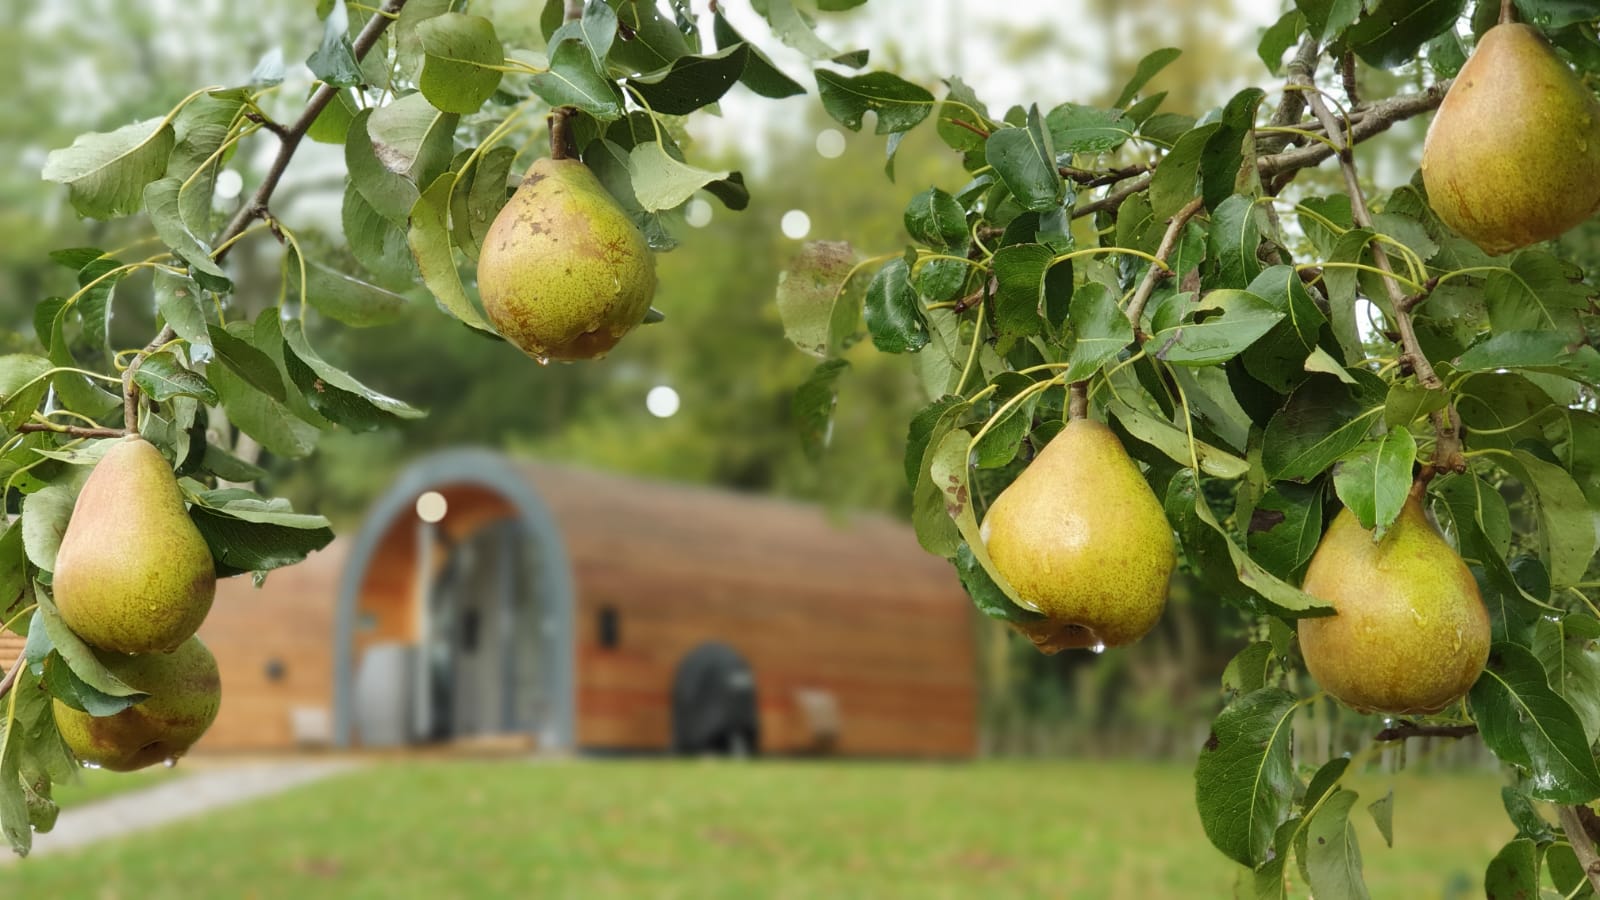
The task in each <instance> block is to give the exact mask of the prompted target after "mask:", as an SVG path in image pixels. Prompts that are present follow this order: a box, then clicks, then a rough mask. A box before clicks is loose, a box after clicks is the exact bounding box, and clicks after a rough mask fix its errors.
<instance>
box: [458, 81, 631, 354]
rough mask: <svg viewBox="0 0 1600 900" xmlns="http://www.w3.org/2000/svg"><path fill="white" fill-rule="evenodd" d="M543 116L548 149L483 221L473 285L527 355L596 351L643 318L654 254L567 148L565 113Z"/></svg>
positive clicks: (496, 324) (604, 349) (504, 331)
mask: <svg viewBox="0 0 1600 900" xmlns="http://www.w3.org/2000/svg"><path fill="white" fill-rule="evenodd" d="M558 112H560V111H558ZM551 121H552V127H551V146H552V149H553V151H554V153H553V155H552V158H550V159H540V160H538V161H536V162H535V163H534V164H533V165H532V166H531V167H530V168H529V169H528V172H527V174H526V175H525V176H523V179H522V184H521V186H519V187H518V188H517V191H516V193H515V194H513V195H512V197H511V199H510V200H509V201H508V202H507V203H506V205H505V206H504V207H503V208H502V209H501V210H500V213H499V215H497V216H495V220H494V221H493V222H492V223H490V225H489V231H488V234H487V235H486V236H485V237H484V241H483V249H482V251H481V252H480V253H479V255H478V292H479V294H480V296H481V297H482V298H483V311H484V313H485V314H486V315H487V316H488V317H489V321H490V322H491V323H493V324H494V327H495V329H496V330H498V331H499V332H500V334H501V335H502V336H503V337H505V339H506V340H508V341H510V342H511V343H513V344H515V345H516V346H517V347H519V348H521V350H522V351H523V352H524V353H526V354H528V355H529V356H531V357H533V358H534V359H536V360H538V361H540V362H547V361H549V360H552V359H559V360H578V359H597V358H599V357H601V356H604V355H605V354H606V353H607V352H608V351H609V350H610V349H611V348H612V347H614V346H616V343H617V341H619V340H621V339H622V336H623V335H625V334H627V333H628V332H629V331H631V330H633V328H634V326H636V325H638V324H639V323H641V322H643V321H644V318H645V314H646V313H647V312H649V310H650V298H651V297H653V296H654V295H655V290H656V265H655V257H654V256H653V255H652V254H651V252H650V246H649V244H648V243H646V241H645V238H644V235H643V234H642V233H641V232H640V231H639V229H638V227H637V226H636V225H634V223H633V220H632V219H631V218H629V216H628V214H627V212H625V211H624V210H623V209H622V207H620V206H618V205H617V201H616V200H614V199H613V198H612V196H611V195H610V194H609V193H608V192H607V191H606V189H605V186H604V185H602V184H601V183H600V180H599V179H598V178H596V177H595V176H594V173H593V172H591V171H590V170H589V167H588V166H586V165H584V164H583V162H582V161H581V160H578V159H572V158H567V157H566V148H565V140H566V139H565V127H564V125H563V124H562V123H563V122H564V119H563V118H562V117H561V116H560V115H553V116H552V119H551Z"/></svg>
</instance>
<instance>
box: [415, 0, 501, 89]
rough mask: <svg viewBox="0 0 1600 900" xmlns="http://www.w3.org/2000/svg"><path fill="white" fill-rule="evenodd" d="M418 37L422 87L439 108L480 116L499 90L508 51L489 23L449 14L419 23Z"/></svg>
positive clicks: (462, 15)
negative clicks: (420, 46) (475, 113)
mask: <svg viewBox="0 0 1600 900" xmlns="http://www.w3.org/2000/svg"><path fill="white" fill-rule="evenodd" d="M417 37H418V39H419V40H421V42H422V52H423V54H424V59H423V63H422V74H421V76H420V77H419V78H418V80H417V86H418V87H419V88H420V89H421V90H422V95H423V96H424V97H426V98H428V102H429V103H431V104H433V106H434V107H435V108H437V109H441V110H443V111H445V112H447V113H462V114H465V113H474V112H477V111H478V108H479V107H481V106H483V104H484V101H486V100H488V99H489V98H490V97H491V96H492V95H493V94H494V92H495V88H497V87H499V86H500V72H499V69H498V67H500V66H503V65H505V48H504V47H502V46H500V38H499V37H497V36H496V35H495V33H494V23H492V22H490V21H489V20H488V19H485V18H484V17H482V16H469V15H464V14H462V13H456V12H447V13H444V14H443V15H438V16H434V17H432V18H430V19H424V20H423V21H422V22H420V23H418V24H417Z"/></svg>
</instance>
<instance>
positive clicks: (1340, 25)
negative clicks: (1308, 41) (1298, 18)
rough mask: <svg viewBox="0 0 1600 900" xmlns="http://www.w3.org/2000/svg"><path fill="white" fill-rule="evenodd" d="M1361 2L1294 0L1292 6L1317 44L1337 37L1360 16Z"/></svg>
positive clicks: (1355, 0)
mask: <svg viewBox="0 0 1600 900" xmlns="http://www.w3.org/2000/svg"><path fill="white" fill-rule="evenodd" d="M1361 3H1362V0H1295V3H1294V5H1295V6H1296V7H1298V8H1299V10H1300V12H1301V14H1302V15H1304V16H1305V17H1306V25H1307V27H1308V28H1309V30H1310V32H1311V35H1312V36H1313V37H1315V38H1316V39H1317V40H1318V41H1319V42H1323V43H1326V42H1327V41H1329V40H1331V39H1333V38H1335V37H1338V35H1339V33H1340V32H1342V31H1344V30H1345V29H1346V28H1349V27H1350V26H1351V25H1352V24H1353V23H1354V22H1355V20H1356V18H1357V17H1358V16H1360V15H1361Z"/></svg>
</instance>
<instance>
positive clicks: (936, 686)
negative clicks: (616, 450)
mask: <svg viewBox="0 0 1600 900" xmlns="http://www.w3.org/2000/svg"><path fill="white" fill-rule="evenodd" d="M974 615H975V614H974V613H973V611H972V607H971V604H970V602H969V601H968V600H967V598H966V596H965V594H964V593H963V592H962V590H961V587H960V585H959V583H958V581H957V579H956V577H955V574H954V572H953V570H952V569H951V568H950V566H949V564H948V563H946V562H944V561H942V560H939V559H936V558H934V557H931V556H928V555H927V554H925V553H924V552H923V551H922V549H921V548H920V547H919V546H918V545H917V542H916V539H915V537H914V536H913V535H912V533H911V531H910V530H909V529H908V528H906V527H905V526H903V525H901V524H899V523H896V522H892V521H890V520H888V519H887V518H884V517H879V516H860V517H850V518H848V519H847V520H845V521H836V520H835V519H833V518H831V517H829V516H828V515H827V514H825V513H824V511H823V510H821V509H819V508H816V507H813V506H808V505H804V504H799V503H793V502H787V501H781V500H773V499H768V498H760V497H754V496H748V495H740V494H734V493H729V492H726V491H721V490H713V489H708V488H699V487H685V486H680V485H668V484H662V483H657V482H651V481H645V480H640V479H635V478H625V477H620V476H615V475H607V474H600V473H597V472H592V471H587V470H583V469H576V468H566V467H557V466H550V465H544V464H535V463H524V462H516V461H513V460H511V459H508V458H506V457H504V456H501V455H498V454H495V453H491V452H487V451H478V450H453V451H447V452H444V453H439V454H436V455H433V456H430V457H426V458H424V459H422V460H420V461H419V462H417V463H415V464H414V465H412V466H411V467H410V468H409V469H407V470H406V471H405V472H403V473H402V474H401V476H400V477H399V479H398V480H397V481H396V482H395V484H394V485H393V486H392V487H391V488H390V489H389V490H388V491H387V492H386V493H385V494H384V495H383V496H382V497H380V498H379V499H378V501H377V502H376V503H375V504H374V506H373V508H372V510H371V512H370V513H369V515H368V516H367V518H366V521H365V523H364V524H363V525H362V526H361V528H360V530H359V531H358V532H356V533H354V534H353V535H352V536H350V537H347V538H341V539H340V540H338V541H335V542H334V544H332V545H331V546H330V547H328V548H327V549H326V550H324V551H322V552H321V553H318V554H315V555H314V556H313V557H312V558H311V559H309V560H307V561H306V562H304V563H302V564H300V565H297V566H294V567H292V568H289V569H285V570H281V571H277V572H273V573H271V575H270V576H269V577H268V578H267V580H266V583H265V585H264V586H263V587H262V588H260V589H256V588H254V587H253V585H252V584H251V581H250V579H249V578H231V579H226V580H225V581H224V582H222V583H221V585H219V590H218V596H217V601H216V604H215V605H214V607H213V609H212V613H211V617H210V618H209V619H208V620H207V622H206V624H205V627H204V628H203V629H202V630H201V636H202V638H203V639H205V640H206V642H207V643H208V644H209V645H210V646H211V647H212V649H213V651H214V652H215V654H216V656H217V658H218V661H219V664H220V666H221V669H222V681H223V703H222V711H221V714H220V716H219V717H218V719H217V722H216V724H215V725H214V726H213V727H212V729H211V732H210V733H209V734H208V735H207V736H206V738H205V739H204V740H203V741H202V742H201V744H200V746H199V747H198V748H197V749H198V750H199V751H202V752H203V751H207V750H211V751H225V750H233V751H277V750H288V749H293V748H296V747H302V746H317V745H324V746H326V745H331V746H334V747H356V748H407V747H417V746H438V745H441V744H443V745H451V746H454V745H466V746H472V745H474V744H487V745H507V746H511V747H519V746H524V745H525V746H527V747H528V748H530V749H542V750H550V751H556V752H585V753H634V752H647V753H648V752H673V751H675V752H684V753H738V754H742V753H757V752H760V753H778V754H809V753H838V754H847V755H868V756H873V755H879V756H924V757H965V756H970V755H972V754H973V753H974V752H975V751H976V747H977V686H976V680H977V672H976V662H975V648H974V636H973V626H974Z"/></svg>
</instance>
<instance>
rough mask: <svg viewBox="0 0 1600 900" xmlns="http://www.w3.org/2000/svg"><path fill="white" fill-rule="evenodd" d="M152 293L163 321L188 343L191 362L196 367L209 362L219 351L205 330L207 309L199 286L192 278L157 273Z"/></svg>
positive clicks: (151, 287)
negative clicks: (214, 347) (194, 363)
mask: <svg viewBox="0 0 1600 900" xmlns="http://www.w3.org/2000/svg"><path fill="white" fill-rule="evenodd" d="M150 290H151V292H152V293H154V294H155V298H156V309H158V310H160V311H161V318H163V319H165V320H166V321H167V324H168V325H171V326H172V330H173V331H175V332H177V335H178V337H181V338H183V339H184V340H185V341H188V342H189V358H190V359H191V360H193V361H194V362H196V363H203V362H208V361H210V360H211V358H212V357H213V356H214V355H215V353H216V351H215V350H214V349H213V348H212V346H211V332H210V330H209V329H208V328H207V327H206V308H205V304H204V299H203V297H202V296H201V292H200V286H199V285H198V284H196V283H195V281H194V279H192V278H186V277H184V276H182V275H174V274H172V273H171V272H166V271H160V270H158V271H157V272H156V273H155V276H154V278H153V279H152V280H151V286H150Z"/></svg>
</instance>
